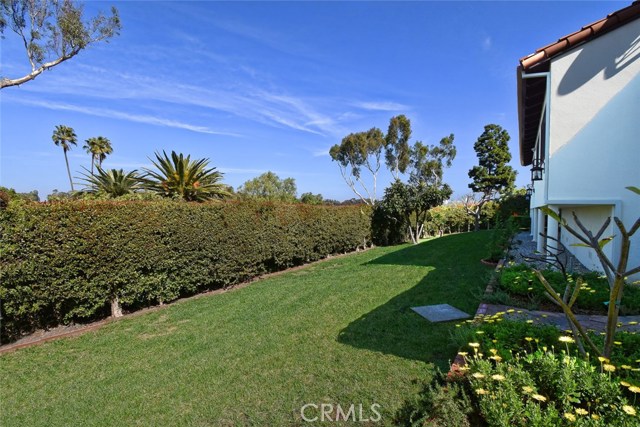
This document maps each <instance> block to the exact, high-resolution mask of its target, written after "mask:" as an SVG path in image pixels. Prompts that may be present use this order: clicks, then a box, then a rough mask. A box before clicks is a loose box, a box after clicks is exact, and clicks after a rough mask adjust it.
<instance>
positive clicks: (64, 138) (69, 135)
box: [51, 125, 78, 191]
mask: <svg viewBox="0 0 640 427" xmlns="http://www.w3.org/2000/svg"><path fill="white" fill-rule="evenodd" d="M51 139H53V143H54V144H56V145H57V146H59V147H62V151H63V152H64V161H65V163H66V164H67V174H68V175H69V184H71V191H74V189H73V180H72V179H71V169H69V158H68V157H67V151H69V150H71V146H72V145H77V143H78V137H77V136H76V133H75V131H74V130H73V128H71V127H69V126H65V125H58V126H56V128H55V130H54V131H53V135H52V136H51Z"/></svg>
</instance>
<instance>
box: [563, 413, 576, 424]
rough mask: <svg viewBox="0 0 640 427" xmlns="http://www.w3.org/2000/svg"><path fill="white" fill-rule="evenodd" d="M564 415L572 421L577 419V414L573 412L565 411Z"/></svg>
mask: <svg viewBox="0 0 640 427" xmlns="http://www.w3.org/2000/svg"><path fill="white" fill-rule="evenodd" d="M564 417H565V418H566V419H568V420H569V421H571V422H573V421H575V420H576V416H575V415H573V414H572V413H571V412H565V413H564Z"/></svg>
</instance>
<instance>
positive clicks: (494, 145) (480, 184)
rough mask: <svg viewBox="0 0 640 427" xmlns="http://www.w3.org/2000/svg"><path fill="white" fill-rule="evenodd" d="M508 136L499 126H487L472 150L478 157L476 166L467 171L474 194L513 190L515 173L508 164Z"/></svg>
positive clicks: (509, 154) (509, 155)
mask: <svg viewBox="0 0 640 427" xmlns="http://www.w3.org/2000/svg"><path fill="white" fill-rule="evenodd" d="M509 139H511V138H510V137H509V134H508V133H507V131H506V130H504V129H503V128H502V127H501V126H499V125H493V124H492V125H487V126H485V127H484V132H483V133H482V135H480V137H479V138H478V140H477V141H476V143H475V144H474V145H473V149H474V150H475V151H476V154H477V156H478V163H479V165H478V166H474V167H473V168H472V169H471V170H470V171H469V178H471V180H472V182H471V184H469V188H471V190H472V191H473V192H474V193H483V194H492V195H493V194H495V193H502V192H504V191H505V190H506V191H508V190H510V189H511V188H513V183H514V182H515V179H516V172H515V171H514V170H513V168H512V167H511V166H509V165H508V163H509V162H510V161H511V153H510V152H509V145H508V143H509Z"/></svg>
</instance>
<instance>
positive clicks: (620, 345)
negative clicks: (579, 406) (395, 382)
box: [452, 309, 640, 386]
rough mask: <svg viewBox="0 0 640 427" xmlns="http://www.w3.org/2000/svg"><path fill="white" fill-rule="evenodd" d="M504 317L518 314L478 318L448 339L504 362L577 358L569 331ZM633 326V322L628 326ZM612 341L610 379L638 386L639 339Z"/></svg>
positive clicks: (598, 340)
mask: <svg viewBox="0 0 640 427" xmlns="http://www.w3.org/2000/svg"><path fill="white" fill-rule="evenodd" d="M507 313H513V314H515V315H517V314H518V313H517V310H515V309H510V310H508V312H500V313H497V314H495V315H491V316H480V317H477V318H475V319H474V320H470V321H466V322H464V323H459V324H458V325H457V326H458V327H457V328H456V332H455V333H454V334H453V337H452V338H453V340H454V342H455V343H456V344H457V345H458V347H460V348H464V347H466V346H467V345H468V343H469V342H476V343H478V344H479V345H480V348H484V349H487V348H490V349H493V350H492V352H493V353H495V354H494V355H495V356H499V357H500V358H501V359H502V360H505V361H508V360H511V359H513V358H514V357H517V356H518V355H521V354H522V353H523V352H526V353H533V352H535V351H551V352H560V351H562V352H564V353H566V354H569V355H571V356H576V357H577V356H580V353H579V351H578V348H577V345H576V344H575V342H574V341H575V340H574V339H573V338H572V337H571V336H569V337H567V333H568V332H569V331H561V330H559V329H558V328H556V327H555V326H551V325H546V324H542V323H539V322H540V321H539V320H528V321H517V320H510V319H508V318H505V317H504V316H505V314H507ZM633 323H637V322H631V324H633ZM570 335H571V334H570ZM590 338H591V339H592V340H593V342H594V343H595V344H596V345H601V344H602V343H603V342H604V336H603V335H602V334H601V333H599V332H597V331H592V332H590ZM563 340H568V342H564V341H563ZM615 340H616V341H615V342H616V345H615V346H614V351H613V353H612V354H611V358H610V359H607V363H609V364H611V365H612V366H614V367H615V368H616V369H615V370H614V371H613V375H615V376H616V377H618V378H619V379H620V380H625V381H628V382H631V383H633V384H634V385H637V386H640V365H638V364H639V363H640V362H639V361H640V335H638V334H637V333H635V332H618V333H617V334H616V336H615ZM462 354H464V353H462ZM587 360H588V361H589V362H590V363H591V364H592V365H593V366H594V367H595V368H598V369H601V368H602V360H600V359H598V358H597V357H595V356H593V355H591V356H588V357H587Z"/></svg>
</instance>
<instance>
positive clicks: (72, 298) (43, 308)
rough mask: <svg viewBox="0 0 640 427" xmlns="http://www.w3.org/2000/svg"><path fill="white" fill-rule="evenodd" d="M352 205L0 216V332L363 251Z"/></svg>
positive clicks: (168, 205)
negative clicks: (118, 303) (1, 319)
mask: <svg viewBox="0 0 640 427" xmlns="http://www.w3.org/2000/svg"><path fill="white" fill-rule="evenodd" d="M369 235H370V229H369V216H368V215H366V214H364V213H363V212H362V211H361V209H360V207H358V206H350V207H333V206H310V205H283V204H272V203H259V202H228V203H205V204H192V203H175V202H169V201H155V202H144V201H130V202H106V201H69V202H64V203H49V204H23V205H15V206H14V205H11V206H10V207H9V208H8V209H5V210H2V211H1V212H0V251H1V252H2V261H1V264H0V267H1V268H0V302H1V306H0V308H1V309H2V318H3V323H2V330H1V333H2V336H3V337H4V338H8V337H9V338H15V337H17V336H19V335H20V334H22V333H25V332H29V331H32V330H33V329H34V328H38V327H48V326H53V325H56V324H59V323H68V322H71V321H76V320H94V319H97V318H101V317H104V316H106V315H108V312H109V310H108V306H109V303H110V302H112V301H114V300H117V301H119V302H120V303H122V304H123V306H124V307H125V308H127V309H129V310H133V309H136V308H138V307H141V306H145V305H151V304H157V303H163V302H168V301H171V300H174V299H176V298H178V297H180V296H184V295H189V294H193V293H196V292H201V291H205V290H210V289H216V288H222V287H227V286H231V285H234V284H237V283H240V282H243V281H246V280H249V279H251V278H254V277H256V276H258V275H261V274H263V273H268V272H273V271H278V270H282V269H285V268H288V267H292V266H295V265H300V264H302V263H305V262H309V261H314V260H318V259H321V258H323V257H326V256H327V255H329V254H335V253H343V252H347V251H352V250H355V249H356V248H358V247H361V246H363V245H367V244H368V241H369Z"/></svg>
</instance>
